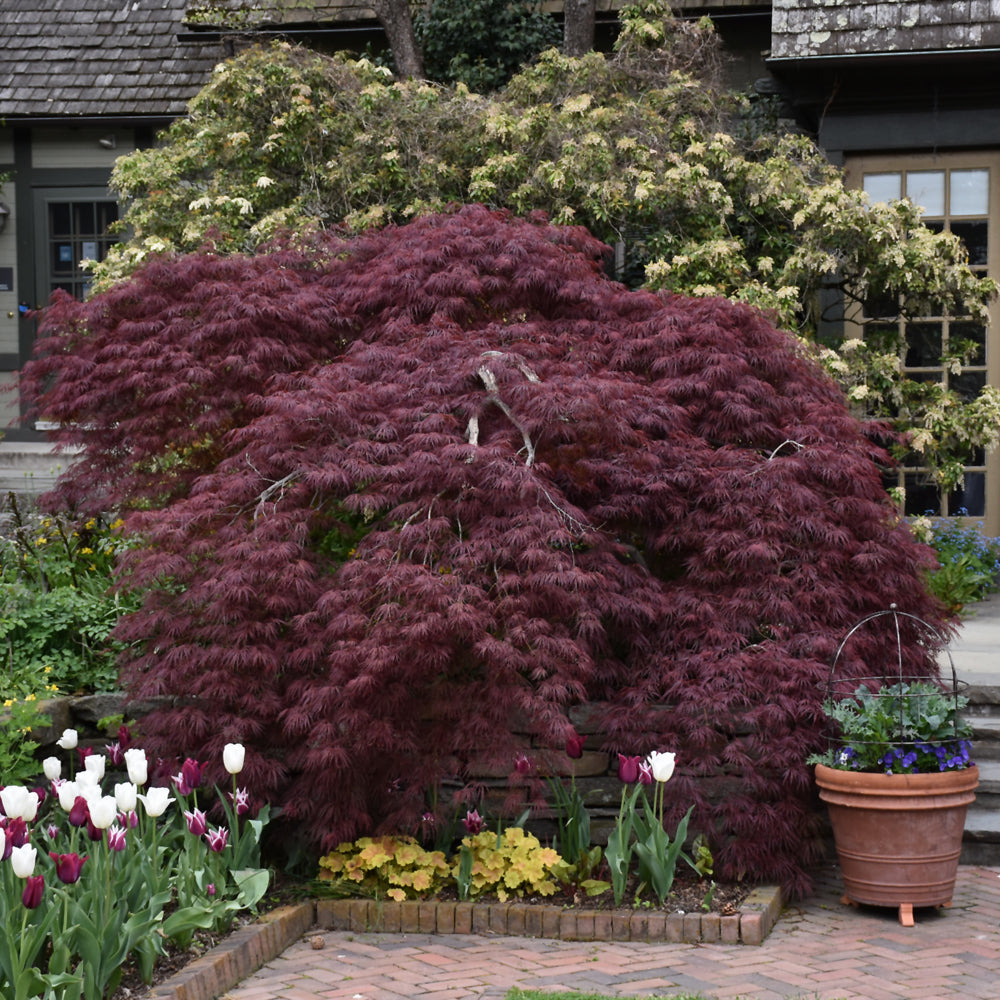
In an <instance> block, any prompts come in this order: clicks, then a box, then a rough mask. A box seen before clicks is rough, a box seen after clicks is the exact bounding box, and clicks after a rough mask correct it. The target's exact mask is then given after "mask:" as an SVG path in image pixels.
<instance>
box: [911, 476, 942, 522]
mask: <svg viewBox="0 0 1000 1000" xmlns="http://www.w3.org/2000/svg"><path fill="white" fill-rule="evenodd" d="M904 483H905V485H906V508H905V511H904V513H906V514H908V515H911V516H915V515H917V514H940V513H941V497H940V495H939V494H938V488H937V487H936V486H935V485H934V484H933V483H929V482H927V479H926V477H925V476H923V475H920V474H919V473H907V474H906V476H905V477H904Z"/></svg>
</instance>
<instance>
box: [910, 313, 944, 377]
mask: <svg viewBox="0 0 1000 1000" xmlns="http://www.w3.org/2000/svg"><path fill="white" fill-rule="evenodd" d="M906 347H907V350H906V361H905V364H906V366H907V367H908V368H929V367H931V366H932V365H939V364H941V353H942V348H943V342H942V339H941V324H940V323H908V324H907V326H906Z"/></svg>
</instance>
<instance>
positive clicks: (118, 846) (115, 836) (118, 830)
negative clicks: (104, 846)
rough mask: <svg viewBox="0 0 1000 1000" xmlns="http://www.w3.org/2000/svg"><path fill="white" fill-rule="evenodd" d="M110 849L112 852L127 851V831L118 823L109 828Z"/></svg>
mask: <svg viewBox="0 0 1000 1000" xmlns="http://www.w3.org/2000/svg"><path fill="white" fill-rule="evenodd" d="M108 847H109V848H111V850H112V851H124V850H125V830H124V828H123V827H120V826H118V824H117V823H116V824H115V825H114V826H112V827H109V828H108Z"/></svg>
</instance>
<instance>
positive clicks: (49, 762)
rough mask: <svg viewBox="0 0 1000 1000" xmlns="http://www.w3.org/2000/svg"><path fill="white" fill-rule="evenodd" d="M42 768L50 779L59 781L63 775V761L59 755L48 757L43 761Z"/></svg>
mask: <svg viewBox="0 0 1000 1000" xmlns="http://www.w3.org/2000/svg"><path fill="white" fill-rule="evenodd" d="M42 770H43V771H44V772H45V777H46V778H48V779H49V781H58V780H59V778H60V776H61V775H62V761H61V760H59V758H58V757H46V758H45V760H43V761H42Z"/></svg>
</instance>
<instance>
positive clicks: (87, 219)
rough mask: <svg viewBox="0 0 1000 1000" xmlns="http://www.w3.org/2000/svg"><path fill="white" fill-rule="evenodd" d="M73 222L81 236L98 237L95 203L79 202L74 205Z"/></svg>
mask: <svg viewBox="0 0 1000 1000" xmlns="http://www.w3.org/2000/svg"><path fill="white" fill-rule="evenodd" d="M73 221H74V223H75V224H76V230H75V231H76V232H77V233H78V234H80V235H81V236H96V235H97V213H96V212H95V211H94V204H93V202H89V203H87V202H77V203H75V204H74V205H73Z"/></svg>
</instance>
